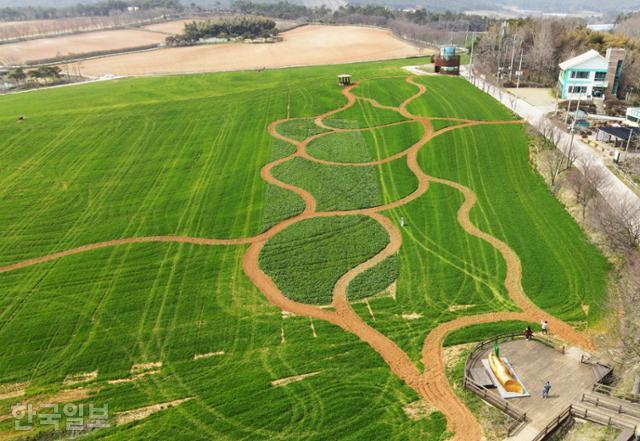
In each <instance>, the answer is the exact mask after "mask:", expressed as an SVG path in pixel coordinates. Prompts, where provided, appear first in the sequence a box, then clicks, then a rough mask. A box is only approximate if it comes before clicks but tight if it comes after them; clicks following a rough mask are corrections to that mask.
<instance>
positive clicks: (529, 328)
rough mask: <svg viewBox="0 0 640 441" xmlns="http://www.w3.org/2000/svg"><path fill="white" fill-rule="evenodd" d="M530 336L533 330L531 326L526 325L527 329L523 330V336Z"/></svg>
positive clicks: (528, 338)
mask: <svg viewBox="0 0 640 441" xmlns="http://www.w3.org/2000/svg"><path fill="white" fill-rule="evenodd" d="M531 337H533V331H532V330H531V326H527V329H525V330H524V338H526V339H527V340H531Z"/></svg>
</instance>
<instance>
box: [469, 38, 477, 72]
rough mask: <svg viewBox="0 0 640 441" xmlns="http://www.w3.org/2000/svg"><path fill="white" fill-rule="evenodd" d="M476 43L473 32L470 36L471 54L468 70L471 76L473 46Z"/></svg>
mask: <svg viewBox="0 0 640 441" xmlns="http://www.w3.org/2000/svg"><path fill="white" fill-rule="evenodd" d="M475 45H476V33H475V32H474V33H473V35H472V36H471V55H470V56H469V70H470V72H471V76H473V48H474V46H475Z"/></svg>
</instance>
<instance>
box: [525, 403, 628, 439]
mask: <svg viewBox="0 0 640 441" xmlns="http://www.w3.org/2000/svg"><path fill="white" fill-rule="evenodd" d="M572 417H574V418H580V419H583V420H586V421H591V422H592V423H596V424H601V425H603V426H607V427H616V428H618V429H622V430H631V431H632V432H633V433H636V431H637V430H638V427H637V426H634V425H632V424H629V423H628V422H627V421H624V420H623V419H620V418H616V417H614V416H611V415H605V414H603V413H600V412H598V411H595V410H592V409H587V408H586V407H580V406H576V405H571V406H569V407H567V408H566V409H564V410H563V411H562V412H560V413H559V414H558V416H556V417H555V418H554V419H553V420H552V421H551V422H549V424H547V425H546V426H545V427H544V429H542V430H541V431H540V433H538V434H537V435H536V437H535V438H533V440H532V441H543V440H545V439H547V437H548V436H549V435H551V434H552V433H553V432H555V431H556V430H557V429H558V427H560V426H561V425H562V424H563V423H564V422H565V421H566V420H567V419H568V418H572Z"/></svg>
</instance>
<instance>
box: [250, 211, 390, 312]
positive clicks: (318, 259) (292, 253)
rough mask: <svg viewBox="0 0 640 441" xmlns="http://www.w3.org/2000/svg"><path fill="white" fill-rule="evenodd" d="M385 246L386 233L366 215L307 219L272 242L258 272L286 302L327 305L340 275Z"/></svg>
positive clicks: (261, 259) (262, 255) (264, 251)
mask: <svg viewBox="0 0 640 441" xmlns="http://www.w3.org/2000/svg"><path fill="white" fill-rule="evenodd" d="M388 243H389V237H388V236H387V232H386V230H385V229H384V228H383V227H382V226H381V225H380V224H378V223H377V222H376V221H374V220H373V219H371V218H369V217H366V216H338V217H328V218H317V219H309V220H304V221H301V222H298V223H296V224H295V225H293V226H292V227H290V228H288V229H286V230H284V231H282V232H280V233H278V234H277V235H276V236H275V237H273V238H272V239H270V240H269V241H268V242H267V244H266V245H265V247H264V248H263V249H262V252H261V253H260V267H261V268H263V270H264V271H265V273H266V274H268V275H269V276H271V278H272V279H273V280H274V282H275V283H276V284H277V285H278V287H279V288H280V289H281V290H282V292H283V293H284V294H285V295H286V296H287V297H289V298H290V299H292V300H295V301H298V302H301V303H310V304H319V305H326V304H329V303H331V299H332V293H333V286H334V285H335V284H336V282H337V281H338V279H339V278H340V276H341V275H343V274H344V273H346V272H347V271H348V270H349V269H351V268H353V267H355V266H357V265H358V264H360V263H363V262H365V261H367V260H369V259H370V258H371V257H373V256H375V255H376V254H378V253H379V252H380V251H382V250H383V249H384V247H386V246H387V244H388Z"/></svg>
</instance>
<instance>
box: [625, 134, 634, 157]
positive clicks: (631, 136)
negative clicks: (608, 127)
mask: <svg viewBox="0 0 640 441" xmlns="http://www.w3.org/2000/svg"><path fill="white" fill-rule="evenodd" d="M631 138H633V127H631V131H630V132H629V138H628V139H627V147H625V149H624V160H625V161H626V160H627V155H628V152H629V144H631Z"/></svg>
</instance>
